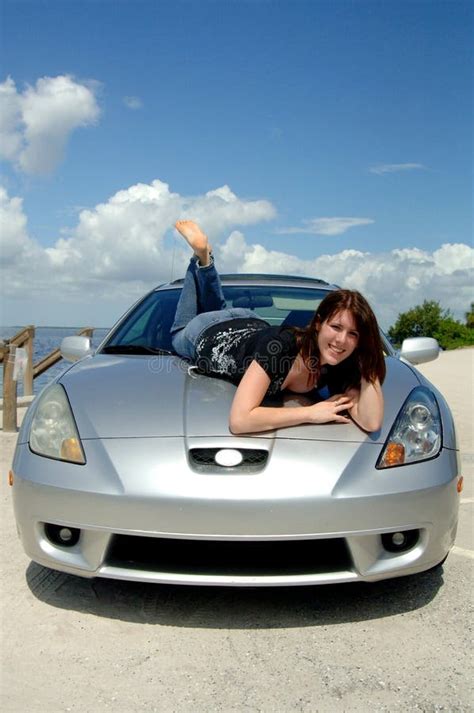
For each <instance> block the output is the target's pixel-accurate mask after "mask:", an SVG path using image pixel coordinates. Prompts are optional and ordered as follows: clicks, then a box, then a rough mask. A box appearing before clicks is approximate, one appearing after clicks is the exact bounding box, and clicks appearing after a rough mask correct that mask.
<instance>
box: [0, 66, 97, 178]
mask: <svg viewBox="0 0 474 713" xmlns="http://www.w3.org/2000/svg"><path fill="white" fill-rule="evenodd" d="M96 91H97V83H90V84H88V85H86V84H83V83H82V84H81V83H79V82H76V81H75V80H74V79H73V77H71V76H69V75H62V76H58V77H43V78H41V79H38V81H37V82H36V85H35V86H34V87H32V86H27V87H26V88H25V90H24V91H23V92H19V91H18V90H17V88H16V86H15V83H14V82H13V80H12V79H11V78H10V77H9V78H8V79H7V80H6V81H5V82H4V83H3V84H0V116H1V117H2V118H1V123H0V156H1V157H2V158H3V159H5V160H7V161H11V162H12V163H13V164H14V165H15V167H16V168H17V169H19V170H21V171H24V172H25V173H29V174H38V175H40V174H48V173H51V172H52V171H53V170H54V169H55V168H56V166H57V165H58V163H59V162H60V161H61V159H62V157H63V153H64V149H65V146H66V143H67V140H68V138H69V136H70V134H71V133H72V132H73V131H74V130H75V129H77V128H79V127H82V126H89V125H91V124H94V123H95V122H96V121H97V119H98V117H99V114H100V110H99V106H98V104H97V99H96Z"/></svg>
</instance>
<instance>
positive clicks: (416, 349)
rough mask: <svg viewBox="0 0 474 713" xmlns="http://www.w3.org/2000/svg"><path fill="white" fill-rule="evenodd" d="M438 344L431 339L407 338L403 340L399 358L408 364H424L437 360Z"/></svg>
mask: <svg viewBox="0 0 474 713" xmlns="http://www.w3.org/2000/svg"><path fill="white" fill-rule="evenodd" d="M438 354H439V344H438V342H437V341H436V339H433V338H432V337H409V338H408V339H404V340H403V344H402V348H401V349H400V357H401V358H402V359H406V360H407V361H409V362H410V364H425V363H426V362H427V361H433V360H434V359H437V358H438Z"/></svg>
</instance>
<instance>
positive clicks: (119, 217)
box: [0, 180, 275, 301]
mask: <svg viewBox="0 0 474 713" xmlns="http://www.w3.org/2000/svg"><path fill="white" fill-rule="evenodd" d="M0 197H1V198H3V203H4V205H5V223H6V224H7V226H8V227H7V230H6V231H4V232H3V234H2V241H3V243H4V250H3V252H4V253H5V261H4V262H5V266H4V270H3V280H2V284H3V289H4V292H5V294H7V295H8V296H10V297H16V296H20V294H21V290H22V289H23V288H21V287H20V283H22V282H23V280H24V275H28V276H29V277H28V291H29V294H30V296H31V297H32V298H34V297H35V294H37V293H43V291H44V290H45V289H50V290H51V292H54V291H56V290H60V291H61V295H62V297H63V298H64V299H65V300H67V299H68V298H75V297H76V296H80V297H81V299H83V300H84V301H88V300H91V299H98V298H100V299H103V298H104V299H115V298H116V296H117V295H120V296H121V297H123V295H129V296H130V295H132V296H134V295H137V294H140V293H142V292H143V291H144V290H146V289H149V288H150V287H151V286H153V285H155V284H157V283H158V282H160V281H166V280H169V279H170V278H171V277H172V270H173V263H174V264H176V266H177V267H176V274H175V275H174V277H177V276H180V275H181V274H182V270H181V265H184V264H186V262H187V260H188V258H189V250H188V248H187V246H186V244H185V242H184V240H183V239H182V238H181V237H175V238H174V241H173V237H172V233H171V228H172V226H173V224H174V223H175V221H176V220H177V219H178V218H180V217H181V218H182V217H191V218H195V219H196V220H199V221H200V223H201V224H202V225H203V227H204V228H205V230H206V231H207V232H208V234H209V237H210V238H211V240H212V241H213V242H214V241H215V240H218V239H219V238H220V237H221V236H222V235H223V234H224V233H226V232H228V230H229V229H230V228H232V227H233V226H236V225H250V224H253V223H258V222H261V221H262V220H268V219H270V218H272V217H273V216H274V214H275V209H274V208H273V206H272V204H271V203H269V202H268V201H264V200H258V201H248V200H243V199H240V198H238V197H237V196H236V195H235V194H234V193H232V191H231V190H230V189H229V188H228V186H223V187H222V188H219V189H217V190H214V191H210V192H209V193H206V194H205V195H202V196H195V197H183V196H180V195H179V194H177V193H172V192H171V191H170V190H169V187H168V186H167V184H166V183H163V182H161V181H159V180H155V181H153V182H152V183H151V184H149V185H147V184H140V183H139V184H136V185H134V186H131V187H130V188H128V189H125V190H122V191H119V192H118V193H116V194H115V195H113V196H112V197H111V198H110V199H109V200H108V201H107V202H106V203H101V204H99V205H97V206H95V208H93V209H91V210H82V211H81V212H80V214H79V219H78V224H77V226H76V227H75V229H74V230H72V231H70V232H69V233H68V234H63V236H62V237H60V238H59V239H58V240H57V241H56V243H55V244H54V245H53V246H51V247H46V248H42V247H41V246H40V245H39V244H38V243H37V242H36V241H34V240H32V239H30V238H29V237H28V235H27V232H26V217H25V215H24V213H23V210H22V204H21V200H20V199H19V198H9V197H8V196H7V194H6V192H5V191H3V193H2V194H0ZM167 233H168V234H169V237H168V239H165V236H166V234H167ZM26 248H28V250H26ZM33 249H35V250H36V252H37V253H38V255H39V257H38V259H37V260H35V267H36V269H35V272H34V273H32V272H31V262H30V261H29V260H30V258H29V254H30V253H31V251H32V250H33ZM7 257H8V260H7V259H6V258H7ZM178 266H179V267H178ZM53 284H54V288H53V287H52V285H53Z"/></svg>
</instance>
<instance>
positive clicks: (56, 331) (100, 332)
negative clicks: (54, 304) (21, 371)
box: [0, 327, 109, 396]
mask: <svg viewBox="0 0 474 713" xmlns="http://www.w3.org/2000/svg"><path fill="white" fill-rule="evenodd" d="M21 329H22V327H0V339H11V338H12V337H14V336H15V334H16V333H17V332H19V331H20V330H21ZM79 329H80V327H36V331H35V338H34V341H33V352H34V353H33V363H34V364H36V363H37V362H38V361H40V359H42V358H43V357H45V356H46V355H47V354H49V353H50V352H52V351H53V350H54V349H57V348H58V347H59V346H60V345H61V341H62V340H63V338H64V337H69V336H71V335H73V334H77V332H78V331H79ZM108 331H109V330H108V329H95V330H94V335H93V337H92V346H93V347H98V346H99V344H100V342H101V341H102V340H103V338H104V337H105V335H106V334H107V332H108ZM68 366H70V362H67V361H64V359H61V360H60V361H58V362H57V363H56V364H54V365H53V366H52V367H51V368H50V369H48V370H47V371H45V372H43V374H41V375H40V376H38V377H37V378H36V379H34V381H33V392H34V393H35V394H38V393H39V392H40V391H41V390H42V389H43V387H44V386H46V384H49V382H50V381H52V379H54V378H55V377H56V376H57V375H58V374H60V373H61V372H63V371H64V370H65V369H67V368H68ZM0 382H1V388H2V392H1V393H2V394H3V369H2V368H0ZM22 395H23V383H22V380H21V379H20V380H19V381H18V396H22Z"/></svg>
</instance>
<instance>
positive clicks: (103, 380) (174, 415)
mask: <svg viewBox="0 0 474 713" xmlns="http://www.w3.org/2000/svg"><path fill="white" fill-rule="evenodd" d="M387 367H388V368H387V378H386V381H385V384H384V396H385V419H384V425H383V427H382V429H381V430H380V431H379V432H377V433H374V434H366V433H364V432H363V431H362V430H361V429H360V428H358V427H357V426H355V424H353V423H350V424H323V425H302V426H296V427H292V428H284V429H281V430H279V431H272V432H267V433H265V434H261V436H260V435H259V434H257V435H255V436H252V437H251V438H253V439H255V438H259V437H262V438H265V439H268V438H286V439H304V440H324V441H345V442H363V441H367V440H370V441H374V442H377V443H379V442H384V441H385V439H386V437H387V435H388V432H389V430H390V427H391V425H392V423H393V421H394V419H395V418H396V416H397V414H398V411H399V410H400V408H401V406H402V405H403V402H404V401H405V399H406V397H407V395H408V394H409V392H410V391H411V389H412V388H414V387H415V386H417V385H418V384H419V383H420V382H419V379H418V378H417V375H416V372H415V371H414V370H413V369H412V368H411V367H410V366H408V365H406V364H403V363H402V362H400V361H399V360H397V359H395V358H392V357H388V358H387ZM59 381H60V383H61V384H62V385H63V386H64V388H65V389H66V393H67V395H68V398H69V401H70V403H71V406H72V409H73V412H74V417H75V419H76V424H77V427H78V430H79V435H80V437H81V438H82V439H94V438H147V437H150V438H152V437H173V436H175V437H187V438H200V439H201V438H202V439H209V438H214V437H230V438H235V437H234V436H232V435H231V434H230V431H229V427H228V417H229V411H230V406H231V403H232V399H233V395H234V393H235V386H233V385H232V384H231V383H229V382H227V381H224V380H223V379H213V378H210V377H208V376H202V375H199V374H196V373H193V372H192V371H191V372H190V371H189V368H188V364H187V363H186V362H184V361H183V360H181V359H179V358H177V357H173V356H157V357H148V356H128V355H127V356H117V355H105V354H96V355H95V356H92V357H88V358H86V359H84V360H83V361H81V362H79V363H77V364H75V365H74V366H72V367H71V368H70V369H69V370H68V371H67V372H66V373H65V374H63V375H62V377H61V378H60V379H59ZM299 398H301V397H299V396H297V395H294V396H293V397H292V396H289V397H287V398H286V401H285V404H284V405H285V407H291V405H295V401H296V400H297V399H299Z"/></svg>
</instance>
